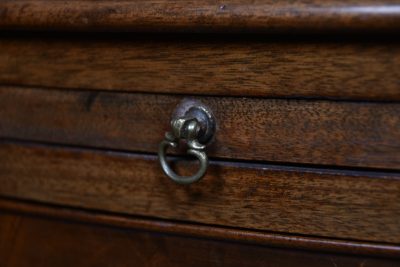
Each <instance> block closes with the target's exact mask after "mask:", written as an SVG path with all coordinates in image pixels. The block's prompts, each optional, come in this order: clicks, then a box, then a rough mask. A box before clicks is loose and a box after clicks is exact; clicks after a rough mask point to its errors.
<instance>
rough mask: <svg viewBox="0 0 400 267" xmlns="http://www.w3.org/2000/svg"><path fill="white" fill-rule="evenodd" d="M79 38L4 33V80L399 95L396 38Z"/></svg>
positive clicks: (216, 91) (268, 93)
mask: <svg viewBox="0 0 400 267" xmlns="http://www.w3.org/2000/svg"><path fill="white" fill-rule="evenodd" d="M101 36H105V35H104V34H103V35H101ZM80 37H81V38H74V37H71V36H70V37H69V38H66V37H64V38H63V37H60V36H58V37H54V38H50V37H47V38H45V37H44V36H41V37H25V38H17V37H8V38H6V37H3V38H1V39H0V84H3V85H4V84H12V85H29V86H45V87H51V88H54V87H55V88H75V89H80V88H86V89H99V90H113V91H135V92H157V93H169V94H171V93H179V94H191V95H192V94H207V95H236V96H265V97H285V98H319V99H322V98H323V99H367V100H375V101H377V100H384V101H394V100H400V86H399V81H400V74H399V72H398V71H397V70H398V69H400V46H399V43H398V42H395V41H393V42H385V43H377V42H372V41H365V40H364V41H358V42H356V41H355V42H347V43H344V42H343V41H336V42H335V41H333V42H326V41H325V42H323V41H302V42H301V41H300V42H294V41H293V40H292V41H279V40H276V39H275V41H274V40H273V39H272V40H271V39H264V40H262V39H259V40H257V39H255V40H251V39H250V40H249V38H250V37H240V38H233V37H230V38H229V37H223V38H222V37H220V38H216V37H209V38H205V37H204V36H203V37H201V36H200V37H199V36H197V37H194V36H191V37H187V36H186V37H185V36H175V37H173V38H172V40H171V38H170V39H167V38H161V37H160V38H158V39H157V38H150V37H140V36H138V35H133V36H131V38H122V37H120V38H119V37H117V36H114V38H109V37H108V38H107V37H99V36H98V37H96V36H91V37H86V36H80ZM176 40H179V41H176ZM28 59H29V60H28Z"/></svg>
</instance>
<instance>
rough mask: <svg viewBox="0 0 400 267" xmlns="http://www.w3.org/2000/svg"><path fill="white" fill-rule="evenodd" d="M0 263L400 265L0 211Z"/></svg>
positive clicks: (46, 264)
mask: <svg viewBox="0 0 400 267" xmlns="http://www.w3.org/2000/svg"><path fill="white" fill-rule="evenodd" d="M0 236H2V238H1V239H0V247H3V248H4V249H2V250H0V264H1V266H4V267H11V266H21V267H23V266H30V267H31V266H41V267H45V266H167V267H169V266H241V267H242V266H266V265H268V266H280V267H284V266H293V265H294V264H295V265H296V266H307V267H308V266H311V267H313V266H327V265H332V264H334V265H336V266H360V265H361V266H398V263H399V261H398V260H395V259H382V258H373V257H368V256H362V257H355V256H343V255H338V254H317V253H310V252H304V251H296V250H283V249H274V248H268V247H262V246H251V245H246V244H238V243H229V242H218V241H214V240H208V239H197V238H196V239H193V238H187V237H181V236H175V235H165V234H154V233H151V232H138V231H132V230H126V229H125V230H121V229H117V228H110V227H102V226H98V225H87V224H79V223H73V222H63V221H57V220H49V219H45V218H38V217H29V216H23V215H16V214H13V213H8V212H5V213H4V212H2V213H0Z"/></svg>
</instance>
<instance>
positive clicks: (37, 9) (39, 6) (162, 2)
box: [0, 0, 400, 34]
mask: <svg viewBox="0 0 400 267" xmlns="http://www.w3.org/2000/svg"><path fill="white" fill-rule="evenodd" d="M0 15H1V20H0V29H7V30H10V29H13V30H15V29H23V30H27V29H29V30H69V31H70V30H74V31H76V30H78V31H101V30H103V31H104V30H107V31H157V32H159V31H191V32H193V31H195V32H198V31H202V32H205V31H206V32H210V31H217V32H221V31H225V32H226V31H231V32H238V31H239V32H274V33H276V32H279V33H291V34H292V33H303V32H307V33H309V32H312V33H315V32H317V33H326V32H337V31H340V32H349V31H350V32H360V31H362V32H369V33H371V32H379V33H381V32H395V33H397V32H398V31H399V30H400V3H399V1H397V0H384V1H373V0H351V1H349V0H329V1H327V0H325V1H323V0H312V1H307V0H296V1H287V0H286V1H277V0H257V1H245V0H226V1H212V0H183V1H182V0H173V1H170V0H136V1H87V0H86V1H83V0H81V1H68V2H65V1H51V0H42V1H37V0H36V1H29V0H25V1H21V0H19V1H15V0H8V1H7V0H2V1H1V4H0Z"/></svg>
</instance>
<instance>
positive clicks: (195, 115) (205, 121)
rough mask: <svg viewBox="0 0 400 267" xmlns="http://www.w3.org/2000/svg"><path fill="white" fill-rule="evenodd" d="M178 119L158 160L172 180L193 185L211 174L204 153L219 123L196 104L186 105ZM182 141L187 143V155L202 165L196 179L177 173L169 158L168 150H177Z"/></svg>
mask: <svg viewBox="0 0 400 267" xmlns="http://www.w3.org/2000/svg"><path fill="white" fill-rule="evenodd" d="M180 115H182V116H180ZM174 117H175V118H174V119H172V121H171V127H172V131H171V132H167V133H166V134H165V139H164V140H163V141H162V142H161V143H160V146H159V149H158V157H159V160H160V164H161V167H162V169H163V171H164V173H165V174H166V175H167V176H168V177H169V178H171V179H172V180H173V181H175V182H177V183H179V184H191V183H194V182H196V181H198V180H200V179H201V178H202V177H203V176H204V175H205V173H206V171H207V167H208V157H207V154H206V152H205V151H204V150H205V148H206V144H207V143H209V142H210V140H211V139H212V137H213V134H214V130H215V120H214V118H213V116H212V113H211V112H210V111H209V110H208V109H207V108H206V107H205V106H204V105H202V104H201V103H198V102H194V101H186V102H183V103H182V104H181V106H180V107H178V109H177V111H176V112H175V116H174ZM181 139H182V140H185V141H186V144H187V146H188V149H187V154H190V155H193V156H195V157H197V159H198V160H199V162H200V167H199V169H198V171H197V172H196V173H195V174H194V175H192V176H180V175H178V174H176V173H175V172H174V171H173V170H172V168H171V167H170V166H169V164H168V162H167V159H166V152H167V149H168V147H174V148H177V147H178V145H179V141H180V140H181Z"/></svg>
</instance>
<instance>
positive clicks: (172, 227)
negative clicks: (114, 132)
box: [0, 197, 400, 258]
mask: <svg viewBox="0 0 400 267" xmlns="http://www.w3.org/2000/svg"><path fill="white" fill-rule="evenodd" d="M1 211H7V212H11V213H15V214H24V215H28V216H40V217H46V218H55V219H57V220H63V221H73V222H79V223H90V224H96V225H105V226H112V227H118V228H124V229H134V230H139V231H149V232H155V233H164V234H173V235H180V236H186V237H196V238H206V239H213V240H219V241H234V242H240V243H246V244H254V245H263V246H268V247H276V248H286V249H297V250H307V251H315V252H320V253H321V252H328V253H340V254H352V255H364V256H370V257H388V258H400V246H396V245H390V244H382V243H371V242H356V241H349V240H339V239H332V238H317V237H306V236H296V235H286V234H277V233H271V232H265V231H253V230H244V229H237V228H231V227H230V228H225V227H217V226H209V225H200V224H192V223H182V222H175V221H167V220H160V219H158V220H154V219H148V218H146V219H144V218H140V217H137V216H126V215H125V216H122V215H121V214H115V213H113V214H110V213H105V212H101V211H100V212H99V211H93V210H91V211H89V210H82V209H76V208H74V209H72V208H67V207H65V206H63V207H60V206H55V205H48V204H44V203H41V204H38V203H35V202H27V201H21V200H16V199H8V198H4V197H0V214H1ZM14 225H17V224H10V225H8V224H5V223H4V224H0V227H12V226H14ZM4 231H6V230H4ZM1 232H2V230H0V233H1ZM8 232H9V233H12V231H8Z"/></svg>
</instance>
